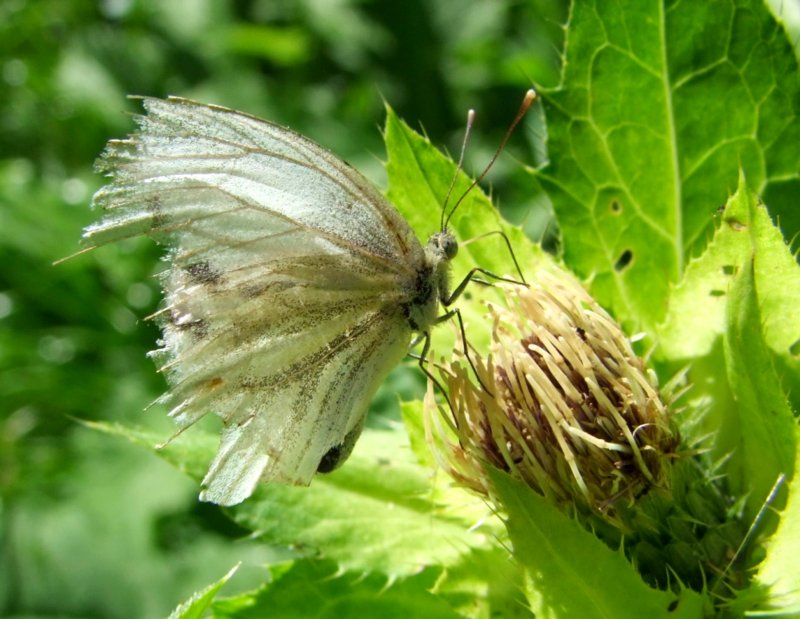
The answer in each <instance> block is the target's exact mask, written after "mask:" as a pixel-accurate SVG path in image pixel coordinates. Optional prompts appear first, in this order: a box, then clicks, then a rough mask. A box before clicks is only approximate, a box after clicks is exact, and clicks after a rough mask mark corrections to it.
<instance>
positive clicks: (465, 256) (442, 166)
mask: <svg viewBox="0 0 800 619" xmlns="http://www.w3.org/2000/svg"><path fill="white" fill-rule="evenodd" d="M386 113H387V116H386V128H385V131H384V139H385V141H386V151H387V153H388V155H389V159H388V161H387V163H386V173H387V176H388V179H389V188H388V190H387V191H386V195H387V197H388V198H389V200H390V201H391V202H392V204H394V205H395V206H396V207H397V209H398V210H399V211H400V213H401V214H402V215H403V216H404V217H405V218H406V220H407V221H408V223H409V224H410V225H411V227H412V228H413V230H414V231H415V232H416V233H417V236H418V238H419V239H420V241H421V242H422V243H423V244H424V243H426V242H427V239H428V238H429V237H430V236H431V235H432V234H433V233H435V232H438V231H439V230H440V229H441V225H442V217H441V216H442V208H443V206H444V202H445V197H446V196H447V194H448V189H449V188H450V184H451V183H452V181H453V178H454V177H455V176H456V164H455V163H454V162H453V161H452V160H451V159H449V158H448V157H446V156H445V155H443V154H442V153H441V152H440V151H438V150H437V149H436V148H434V146H433V145H432V144H431V143H430V141H429V140H428V139H427V138H424V137H422V136H421V135H419V134H418V133H416V132H414V131H413V130H412V129H411V128H410V127H409V126H408V125H406V123H405V122H403V121H402V120H400V119H399V118H398V117H397V115H396V114H395V113H394V112H393V111H392V109H391V108H389V107H387V112H386ZM471 182H472V181H471V179H470V178H468V177H467V175H466V174H464V172H459V173H458V175H457V178H456V183H455V186H454V187H453V191H452V194H451V197H450V200H449V202H448V204H449V206H448V212H450V211H451V209H452V207H453V206H454V205H455V204H456V202H457V201H458V199H459V197H460V196H462V195H463V194H464V192H465V191H466V190H467V188H468V187H469V186H470V183H471ZM448 227H449V229H450V230H451V231H452V232H453V233H454V234H455V235H456V237H457V239H458V241H459V243H460V249H459V254H458V256H457V257H456V258H455V260H453V274H452V279H451V282H452V286H453V287H454V286H457V285H458V284H459V283H460V282H461V281H462V280H463V279H464V277H466V275H467V274H468V273H469V271H470V269H472V268H474V267H481V268H483V269H487V270H489V271H491V272H493V273H495V274H497V275H501V276H506V277H509V278H511V279H514V280H518V279H519V275H518V274H517V272H516V269H515V267H514V260H513V258H512V254H511V251H509V247H508V245H506V243H505V241H504V240H503V237H502V236H501V235H500V234H495V233H497V232H499V231H502V232H503V233H504V234H505V236H506V238H508V241H509V243H510V245H511V248H512V249H513V253H514V257H516V260H517V262H518V263H519V265H520V267H521V268H522V271H523V274H525V273H530V272H532V271H533V269H534V268H535V267H536V266H537V265H540V264H543V263H547V264H549V263H551V262H552V259H551V258H550V257H549V256H547V255H546V254H545V253H544V252H543V251H542V250H541V249H540V248H539V246H537V245H534V244H533V243H531V242H530V240H529V239H528V238H527V237H526V236H525V234H524V232H523V231H522V229H521V228H519V227H517V226H513V225H511V224H509V223H507V222H505V221H504V220H503V219H502V217H501V216H500V213H499V212H498V211H497V209H496V208H495V207H494V205H493V204H492V203H491V201H490V200H489V198H488V197H486V195H485V194H484V193H483V192H482V191H481V190H480V188H479V187H475V188H474V189H472V190H471V191H470V193H469V194H468V195H467V196H466V197H465V198H464V200H463V202H462V203H461V205H460V206H459V207H458V210H457V211H456V212H455V215H454V216H453V218H452V219H451V220H450V222H449V224H448ZM487 233H491V234H490V236H486V237H485V238H479V237H481V236H482V235H486V234H487ZM467 242H469V243H467ZM496 298H497V297H496V295H495V291H493V290H492V289H491V288H487V287H484V286H479V285H477V284H475V285H471V286H468V287H467V289H466V291H465V294H464V295H462V297H461V298H460V299H459V300H458V302H457V303H456V304H455V306H456V307H458V308H459V309H460V310H461V313H462V317H463V320H464V323H465V325H466V329H467V334H468V337H469V342H470V344H472V345H473V346H476V347H478V348H479V349H480V348H483V346H484V345H485V344H486V343H487V342H488V340H489V325H488V324H487V323H486V321H485V320H482V316H483V314H485V312H486V310H485V307H484V306H483V305H482V303H481V301H485V300H487V299H496ZM451 322H452V321H451ZM458 339H459V336H458V335H457V334H456V333H455V331H454V329H453V328H450V329H447V328H441V327H440V328H438V329H434V333H433V337H432V340H433V350H435V351H449V350H451V349H452V348H453V346H454V344H455V342H456V341H457V340H458ZM459 346H460V342H459ZM446 356H449V352H448V353H447V355H446ZM433 358H435V354H434V355H433Z"/></svg>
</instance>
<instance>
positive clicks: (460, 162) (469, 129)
mask: <svg viewBox="0 0 800 619" xmlns="http://www.w3.org/2000/svg"><path fill="white" fill-rule="evenodd" d="M474 124H475V110H469V111H468V112H467V128H466V129H465V130H464V141H463V142H461V154H460V155H459V157H458V166H456V171H455V173H454V174H453V180H452V181H450V187H449V188H448V190H447V195H446V196H445V197H444V204H442V218H441V220H440V221H439V225H440V226H441V228H440V229H441V230H444V214H445V213H446V212H447V203H448V201H449V200H450V196H451V194H452V193H453V188H454V187H455V186H456V181H457V180H458V173H459V172H461V170H462V166H463V164H464V153H465V152H467V143H468V142H469V136H470V135H471V134H472V125H474Z"/></svg>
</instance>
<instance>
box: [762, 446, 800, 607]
mask: <svg viewBox="0 0 800 619" xmlns="http://www.w3.org/2000/svg"><path fill="white" fill-rule="evenodd" d="M795 443H797V444H800V432H797V431H796V432H795ZM794 470H795V475H794V478H793V479H792V480H791V481H789V482H787V487H788V494H789V500H788V502H787V504H786V507H785V508H784V509H783V510H782V511H781V513H780V518H781V520H780V523H779V525H778V528H777V530H776V531H775V534H774V535H773V536H772V537H771V538H770V540H769V542H768V543H767V554H766V557H765V558H764V561H763V562H762V563H761V564H760V565H759V566H758V572H757V573H756V578H755V580H756V582H757V583H759V584H760V585H761V586H762V587H763V588H764V589H765V590H766V591H768V592H769V594H768V596H767V599H768V607H769V608H768V609H767V610H769V611H772V613H773V614H779V615H780V616H790V615H792V614H794V615H800V478H798V475H797V471H800V451H798V452H797V456H796V459H795V464H794Z"/></svg>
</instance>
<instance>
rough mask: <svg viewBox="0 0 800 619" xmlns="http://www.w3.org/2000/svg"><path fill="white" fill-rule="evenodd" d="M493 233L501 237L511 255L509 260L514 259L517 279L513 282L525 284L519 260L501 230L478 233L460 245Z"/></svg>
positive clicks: (473, 241)
mask: <svg viewBox="0 0 800 619" xmlns="http://www.w3.org/2000/svg"><path fill="white" fill-rule="evenodd" d="M493 234H499V235H500V236H501V237H502V238H503V241H504V242H505V244H506V248H507V249H508V254H509V255H510V256H511V260H513V261H514V268H515V269H516V270H517V275H519V281H518V282H513V283H515V284H522V285H523V286H527V285H528V282H526V281H525V276H524V275H523V274H522V269H521V268H520V267H519V262H517V256H516V254H515V253H514V249H513V248H512V247H511V241H509V240H508V235H506V233H505V232H503V231H502V230H492V231H491V232H486V233H485V234H480V235H478V236H475V237H472V238H471V239H467V240H466V241H464V242H462V243H461V245H462V247H463V246H465V245H469V244H470V243H475V242H476V241H480V240H482V239H485V238H486V237H488V236H491V235H493Z"/></svg>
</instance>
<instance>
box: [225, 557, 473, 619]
mask: <svg viewBox="0 0 800 619" xmlns="http://www.w3.org/2000/svg"><path fill="white" fill-rule="evenodd" d="M435 578H436V573H435V571H433V570H427V571H425V572H423V573H421V574H418V575H416V576H412V577H409V578H404V579H400V580H397V581H394V582H391V581H387V579H386V577H385V576H381V575H367V576H364V575H362V574H358V573H355V574H354V573H343V572H342V571H341V570H338V569H337V567H336V565H334V564H332V563H331V562H325V561H297V562H295V563H294V564H292V565H288V566H281V567H280V568H279V569H275V570H273V582H272V583H270V584H269V585H267V586H265V587H263V588H262V589H260V590H258V591H256V592H253V593H247V594H244V595H240V596H237V597H234V598H229V599H226V600H220V601H218V602H215V603H214V614H213V616H214V617H215V619H247V618H252V619H256V618H259V619H260V618H261V617H269V618H270V619H289V618H297V619H305V618H307V617H314V618H315V619H349V618H353V619H362V618H363V617H387V618H392V617H398V618H403V619H405V618H406V617H420V618H421V619H426V618H431V619H439V618H441V619H457V618H458V617H460V615H458V614H456V612H455V611H453V610H452V608H450V606H449V605H448V604H447V602H446V601H445V600H444V599H442V598H441V597H438V596H436V595H433V594H432V593H431V592H430V591H429V589H430V588H431V587H432V586H433V584H434V582H435Z"/></svg>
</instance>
